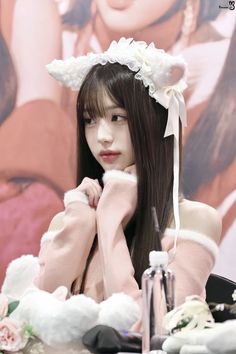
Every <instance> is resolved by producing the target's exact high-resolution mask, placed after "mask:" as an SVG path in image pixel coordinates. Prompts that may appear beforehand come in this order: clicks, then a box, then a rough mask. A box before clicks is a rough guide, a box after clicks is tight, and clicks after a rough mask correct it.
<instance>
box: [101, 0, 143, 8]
mask: <svg viewBox="0 0 236 354" xmlns="http://www.w3.org/2000/svg"><path fill="white" fill-rule="evenodd" d="M133 1H134V0H107V3H108V5H109V6H110V7H111V8H112V9H115V10H125V9H127V8H128V7H129V6H130V5H131V4H132V2H133ZM143 1H144V0H143Z"/></svg>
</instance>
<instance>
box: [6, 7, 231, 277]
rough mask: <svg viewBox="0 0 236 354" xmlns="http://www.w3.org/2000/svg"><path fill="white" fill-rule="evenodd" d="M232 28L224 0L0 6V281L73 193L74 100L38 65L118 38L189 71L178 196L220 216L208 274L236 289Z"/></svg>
mask: <svg viewBox="0 0 236 354" xmlns="http://www.w3.org/2000/svg"><path fill="white" fill-rule="evenodd" d="M235 22H236V9H235V1H225V0H214V1H212V0H158V1H157V0H145V1H144V0H0V93H1V100H0V251H1V253H0V283H1V282H2V279H3V277H4V273H5V270H6V267H7V264H8V263H9V262H10V261H11V260H12V259H14V258H16V257H19V256H20V255H22V254H28V253H31V254H34V255H37V253H38V250H39V245H40V239H41V236H42V234H43V233H44V232H45V231H46V230H47V228H48V225H49V223H50V220H51V219H52V217H53V216H54V215H55V214H56V213H57V212H59V211H61V210H62V209H63V203H62V200H63V194H64V192H65V191H66V190H68V189H70V188H74V187H75V186H76V119H75V99H76V94H74V93H71V92H70V91H69V90H67V89H65V88H62V87H61V86H59V85H58V83H57V82H56V81H54V80H53V79H52V78H51V77H50V76H49V75H48V74H47V72H46V70H45V64H47V63H49V62H50V61H51V60H53V59H54V58H58V59H60V58H67V57H70V56H72V55H74V56H77V55H83V54H86V53H87V52H89V51H95V52H100V51H103V50H104V49H106V48H107V47H108V46H109V44H110V42H111V41H112V40H113V39H115V40H118V39H119V38H120V37H121V36H125V37H132V38H134V39H136V40H145V41H147V42H154V43H155V45H156V46H157V47H159V48H163V49H165V50H166V51H168V52H170V53H172V54H174V55H179V54H181V55H182V56H183V57H184V58H185V59H186V61H187V63H188V89H187V90H186V93H185V99H186V103H187V109H188V127H187V129H186V130H185V132H184V158H183V191H184V194H185V196H186V197H187V198H191V199H193V200H198V201H202V202H204V203H208V204H209V205H211V206H213V207H215V208H217V209H218V210H219V212H220V214H221V216H222V218H223V234H222V241H221V246H220V254H219V257H218V260H217V263H216V266H215V268H214V272H216V273H218V274H221V275H223V276H226V277H229V278H231V279H233V280H235V281H236V266H235V260H234V257H235V256H234V253H235V252H234V249H235V246H236V221H235V216H236V203H235V201H236V189H235V185H236V173H235V171H236V126H235V117H236V101H235V92H236V76H235V71H236V69H235V67H236V66H235V63H236V43H235V38H236V33H235Z"/></svg>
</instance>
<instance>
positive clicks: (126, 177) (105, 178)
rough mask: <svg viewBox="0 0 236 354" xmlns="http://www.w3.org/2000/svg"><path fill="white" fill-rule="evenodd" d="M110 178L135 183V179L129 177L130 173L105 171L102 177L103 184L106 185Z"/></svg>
mask: <svg viewBox="0 0 236 354" xmlns="http://www.w3.org/2000/svg"><path fill="white" fill-rule="evenodd" d="M110 178H118V179H123V180H126V181H131V182H137V177H136V176H134V175H131V174H130V173H127V172H123V171H119V170H109V171H106V172H105V173H104V175H103V177H102V180H103V183H104V184H106V183H107V181H108V180H109V179H110Z"/></svg>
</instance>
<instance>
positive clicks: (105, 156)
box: [100, 152, 120, 163]
mask: <svg viewBox="0 0 236 354" xmlns="http://www.w3.org/2000/svg"><path fill="white" fill-rule="evenodd" d="M119 155H120V152H104V153H100V156H101V158H102V160H103V161H104V162H107V163H113V162H114V161H115V160H116V159H117V158H118V156H119Z"/></svg>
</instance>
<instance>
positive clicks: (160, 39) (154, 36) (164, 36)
mask: <svg viewBox="0 0 236 354" xmlns="http://www.w3.org/2000/svg"><path fill="white" fill-rule="evenodd" d="M182 22H183V11H182V10H181V11H178V12H177V13H176V14H174V15H173V16H172V17H171V18H170V19H168V20H167V21H165V22H163V23H160V24H156V25H155V24H154V25H151V26H149V27H147V28H144V29H140V30H139V31H136V32H129V33H128V32H127V33H117V32H114V31H111V30H110V29H109V28H107V27H106V25H105V23H104V22H103V21H102V18H101V17H100V15H99V14H97V15H96V17H95V20H94V32H95V35H96V36H97V38H98V41H99V43H100V45H101V48H102V50H105V49H107V48H108V46H109V45H110V43H111V41H112V40H119V39H120V37H121V36H125V37H132V38H134V39H135V40H144V41H147V42H150V41H152V42H154V44H156V45H157V47H158V48H162V49H164V50H169V49H170V48H171V47H172V46H173V45H174V43H175V42H176V40H177V38H178V36H179V34H180V32H181V27H182Z"/></svg>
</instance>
